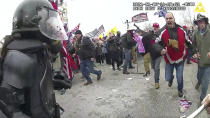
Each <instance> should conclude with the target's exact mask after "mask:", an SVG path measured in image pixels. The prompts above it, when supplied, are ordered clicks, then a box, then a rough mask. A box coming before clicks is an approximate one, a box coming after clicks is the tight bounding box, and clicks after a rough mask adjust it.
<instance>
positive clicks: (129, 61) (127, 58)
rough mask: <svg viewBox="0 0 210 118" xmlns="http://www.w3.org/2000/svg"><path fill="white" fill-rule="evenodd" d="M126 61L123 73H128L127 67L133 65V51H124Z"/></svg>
mask: <svg viewBox="0 0 210 118" xmlns="http://www.w3.org/2000/svg"><path fill="white" fill-rule="evenodd" d="M124 55H125V61H124V65H123V71H127V67H128V66H129V65H131V49H124Z"/></svg>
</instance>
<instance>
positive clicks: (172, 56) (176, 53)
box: [156, 24, 191, 64]
mask: <svg viewBox="0 0 210 118" xmlns="http://www.w3.org/2000/svg"><path fill="white" fill-rule="evenodd" d="M169 39H173V40H177V41H178V50H175V49H174V48H173V47H172V46H170V45H169V44H168V41H169ZM159 41H160V42H159ZM156 42H159V43H160V44H161V45H162V46H164V47H165V48H167V53H166V54H165V55H164V59H165V61H166V62H167V63H170V64H174V63H180V62H182V61H184V60H185V59H186V56H187V50H186V48H185V44H188V43H189V42H191V41H190V40H189V38H188V37H187V34H186V32H185V31H184V30H183V28H182V27H180V26H179V25H177V24H176V25H175V28H172V29H169V28H167V27H164V28H163V29H161V30H160V36H159V39H157V40H156Z"/></svg>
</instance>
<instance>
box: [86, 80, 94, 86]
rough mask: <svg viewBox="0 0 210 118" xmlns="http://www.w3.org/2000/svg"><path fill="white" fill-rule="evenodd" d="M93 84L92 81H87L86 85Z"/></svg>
mask: <svg viewBox="0 0 210 118" xmlns="http://www.w3.org/2000/svg"><path fill="white" fill-rule="evenodd" d="M92 83H93V82H92V81H87V82H86V83H84V85H85V86H87V85H89V84H92Z"/></svg>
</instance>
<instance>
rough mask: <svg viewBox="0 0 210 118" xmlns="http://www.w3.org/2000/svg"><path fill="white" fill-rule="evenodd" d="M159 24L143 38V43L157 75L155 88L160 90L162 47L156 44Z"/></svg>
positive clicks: (155, 76)
mask: <svg viewBox="0 0 210 118" xmlns="http://www.w3.org/2000/svg"><path fill="white" fill-rule="evenodd" d="M158 31H159V24H158V23H154V24H153V31H151V32H149V33H148V34H147V35H146V36H144V37H143V39H142V42H143V44H144V48H145V52H149V53H150V57H151V66H152V69H154V72H155V75H154V78H155V88H156V89H158V88H159V76H160V62H161V54H160V51H161V49H162V48H161V47H160V46H159V45H158V44H155V40H156V38H158Z"/></svg>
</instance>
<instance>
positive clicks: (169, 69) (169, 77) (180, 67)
mask: <svg viewBox="0 0 210 118" xmlns="http://www.w3.org/2000/svg"><path fill="white" fill-rule="evenodd" d="M174 68H175V69H176V78H177V83H178V91H180V92H182V89H183V71H184V62H180V63H178V64H170V63H166V66H165V79H166V81H169V82H170V83H172V82H173V78H174V76H173V72H174Z"/></svg>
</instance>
